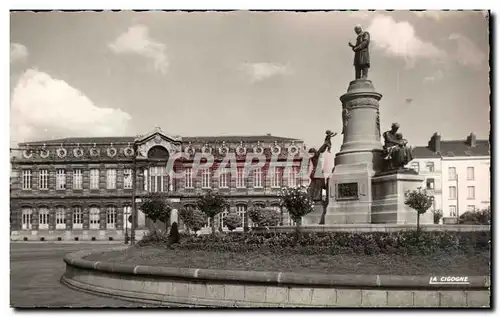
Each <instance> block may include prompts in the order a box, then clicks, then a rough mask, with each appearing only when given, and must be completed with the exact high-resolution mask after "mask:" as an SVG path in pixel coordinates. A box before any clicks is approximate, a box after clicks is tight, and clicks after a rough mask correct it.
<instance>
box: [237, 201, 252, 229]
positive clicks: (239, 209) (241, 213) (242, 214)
mask: <svg viewBox="0 0 500 317" xmlns="http://www.w3.org/2000/svg"><path fill="white" fill-rule="evenodd" d="M236 213H237V214H238V215H239V216H240V217H241V227H240V228H244V227H245V214H246V213H247V206H246V205H243V204H239V205H236ZM249 221H250V219H249Z"/></svg>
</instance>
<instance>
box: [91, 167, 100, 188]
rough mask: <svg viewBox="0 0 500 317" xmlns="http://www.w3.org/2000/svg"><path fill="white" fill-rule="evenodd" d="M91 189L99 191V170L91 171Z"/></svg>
mask: <svg viewBox="0 0 500 317" xmlns="http://www.w3.org/2000/svg"><path fill="white" fill-rule="evenodd" d="M90 189H99V170H98V169H97V168H93V169H91V170H90Z"/></svg>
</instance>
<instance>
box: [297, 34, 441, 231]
mask: <svg viewBox="0 0 500 317" xmlns="http://www.w3.org/2000/svg"><path fill="white" fill-rule="evenodd" d="M354 31H355V32H356V34H357V39H356V44H352V43H349V46H350V47H351V48H352V50H353V51H354V69H355V80H353V81H351V82H350V83H349V87H348V89H347V92H346V93H345V94H344V95H342V96H341V97H340V101H341V102H342V123H343V125H342V126H343V128H342V135H343V142H342V146H341V148H340V151H339V152H338V153H337V154H336V155H335V167H334V169H333V173H332V174H331V176H330V177H329V180H328V182H327V187H328V192H327V196H328V197H327V201H328V206H327V207H326V210H325V213H324V224H325V225H330V224H367V223H401V224H403V223H406V224H410V223H411V224H413V223H416V212H415V211H414V210H412V209H411V208H409V207H408V206H406V205H405V204H404V193H405V192H406V191H408V190H413V189H415V188H417V187H419V186H421V185H422V182H423V177H421V176H419V175H418V173H416V172H414V171H413V170H409V169H405V168H404V165H405V164H407V163H408V162H409V161H410V160H411V158H412V156H411V148H410V147H409V146H408V145H407V141H406V140H404V139H403V137H402V134H400V133H397V131H398V129H399V125H398V124H394V125H393V127H392V129H391V130H390V131H387V132H385V133H384V141H385V142H384V146H382V143H381V132H380V114H379V102H380V100H381V99H382V94H380V93H378V92H377V91H376V90H375V87H374V85H373V83H372V82H371V81H370V80H369V79H368V69H369V68H370V52H369V46H370V34H369V33H368V32H366V31H364V30H363V28H362V27H361V26H360V25H357V26H356V27H355V28H354ZM325 144H326V142H325ZM325 144H323V146H322V148H321V150H322V151H323V152H324V150H325V149H326V147H327V145H325ZM318 153H321V151H318V152H314V154H315V155H319V154H318ZM313 163H314V162H313ZM319 182H320V181H319V180H316V179H312V182H311V185H312V186H311V189H310V190H311V192H314V193H316V189H313V187H314V186H317V184H319ZM323 183H324V180H323ZM318 186H319V185H318ZM314 188H316V187H314ZM315 197H316V198H317V196H315ZM318 212H319V210H318V211H316V209H315V211H314V212H313V213H312V214H313V215H311V216H308V217H307V221H306V222H307V223H306V224H320V222H319V221H318V217H317V214H318ZM424 218H425V217H424ZM430 218H431V219H430V223H432V215H431V217H430ZM427 222H429V221H428V219H425V220H424V222H423V223H427Z"/></svg>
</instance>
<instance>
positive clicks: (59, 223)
mask: <svg viewBox="0 0 500 317" xmlns="http://www.w3.org/2000/svg"><path fill="white" fill-rule="evenodd" d="M56 229H66V208H64V207H57V209H56Z"/></svg>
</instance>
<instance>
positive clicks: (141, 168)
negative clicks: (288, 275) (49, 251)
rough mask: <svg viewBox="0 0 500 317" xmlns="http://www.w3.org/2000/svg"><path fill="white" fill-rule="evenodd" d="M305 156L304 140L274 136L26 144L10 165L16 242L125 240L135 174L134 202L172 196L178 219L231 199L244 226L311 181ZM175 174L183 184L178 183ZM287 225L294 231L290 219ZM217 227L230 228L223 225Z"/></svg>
mask: <svg viewBox="0 0 500 317" xmlns="http://www.w3.org/2000/svg"><path fill="white" fill-rule="evenodd" d="M134 145H135V146H137V151H136V152H134ZM304 150H305V148H304V144H303V142H302V141H301V140H298V139H292V138H283V137H275V136H271V135H269V134H268V135H263V136H217V137H177V136H170V135H167V134H165V133H164V132H163V131H162V130H161V129H160V128H156V129H155V130H154V131H152V132H151V133H148V134H146V135H142V136H139V137H109V138H65V139H59V140H50V141H49V140H48V141H37V142H26V143H21V144H19V149H18V152H19V155H16V156H15V157H14V158H13V159H12V160H11V194H10V195H11V211H10V212H11V238H12V239H16V240H22V239H28V240H38V239H40V238H41V237H43V238H44V239H47V240H48V239H61V240H70V239H71V240H72V239H75V238H78V239H80V240H87V239H89V240H90V239H96V240H102V239H106V240H107V239H110V238H112V239H120V238H123V235H124V232H125V231H126V230H129V229H130V227H129V226H130V224H129V222H128V221H127V219H129V216H130V214H131V210H132V208H131V206H132V201H133V200H132V199H133V187H134V186H133V184H132V171H133V170H134V169H135V170H136V171H137V172H136V184H135V185H136V186H135V187H136V191H135V194H136V201H138V202H140V200H141V198H143V197H144V196H145V195H147V194H148V193H149V192H168V194H169V199H170V200H171V202H172V204H173V205H174V208H175V210H174V212H173V216H172V218H173V219H175V218H176V217H177V216H176V214H177V210H178V209H179V208H181V207H183V206H188V205H194V204H195V202H196V200H197V199H198V198H199V197H200V195H202V194H203V192H204V191H206V190H208V189H212V190H217V191H219V192H221V193H223V194H224V195H225V196H226V197H227V200H228V202H229V204H230V209H229V210H227V211H226V213H228V212H236V213H238V214H240V215H241V216H242V218H243V219H245V217H244V215H245V213H246V211H247V210H248V208H249V207H251V206H265V207H271V208H276V209H278V208H279V207H278V203H279V200H278V196H277V193H278V189H279V188H280V187H282V186H296V185H299V184H305V183H306V182H307V181H308V178H307V173H303V174H302V173H299V171H300V168H301V167H302V166H303V165H301V164H302V161H303V158H304V153H305V151H304ZM199 153H210V154H211V155H213V157H214V162H215V164H214V165H213V166H212V167H210V168H201V169H200V168H198V169H197V168H196V166H197V164H196V161H195V156H196V154H199ZM250 153H255V154H264V155H265V158H266V162H265V165H264V166H263V167H261V168H256V169H254V170H252V171H250V173H249V174H248V175H245V173H244V170H243V168H242V167H243V164H244V162H245V160H246V158H247V157H249V154H250ZM178 154H183V155H185V158H183V159H176V160H175V163H174V164H173V165H172V166H167V165H168V164H167V162H168V161H172V160H168V159H169V158H172V157H173V156H174V155H178ZM229 154H233V155H234V157H235V159H236V165H237V168H236V169H234V171H236V172H235V173H234V172H233V173H231V172H230V171H229V170H228V171H227V172H224V173H221V174H220V175H218V173H217V174H216V173H215V170H216V169H217V168H218V164H220V163H221V162H223V160H224V158H225V157H226V156H228V155H229ZM306 160H307V159H306ZM271 161H273V164H272V166H271V167H270V162H271ZM201 162H202V163H203V161H201ZM198 165H199V166H200V167H201V166H202V164H201V165H200V164H198ZM286 166H289V167H286ZM173 173H177V174H178V175H181V177H173ZM138 206H140V204H138ZM284 219H285V220H284V224H285V225H288V224H290V219H289V217H288V216H287V215H286V214H285V217H284ZM216 221H217V226H221V227H222V228H224V223H223V218H222V217H218V218H216ZM137 225H138V229H139V232H141V230H142V231H144V230H145V229H146V227H147V225H148V223H147V219H146V217H145V216H144V214H143V213H142V212H140V211H139V212H138V219H137ZM246 225H248V224H246ZM242 226H245V224H243V225H242ZM139 236H140V234H139Z"/></svg>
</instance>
